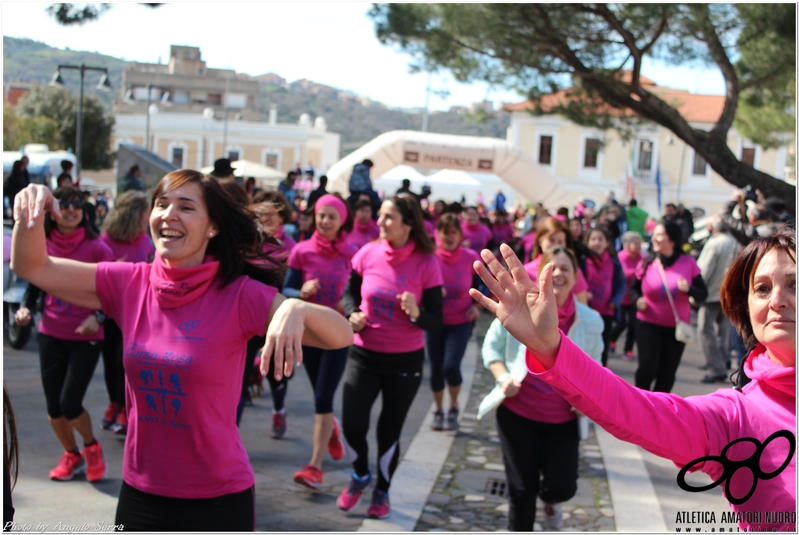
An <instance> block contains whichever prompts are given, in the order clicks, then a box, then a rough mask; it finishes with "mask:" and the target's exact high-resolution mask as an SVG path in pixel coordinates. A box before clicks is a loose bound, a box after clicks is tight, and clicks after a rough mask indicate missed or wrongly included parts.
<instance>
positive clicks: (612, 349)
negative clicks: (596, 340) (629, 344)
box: [608, 342, 616, 353]
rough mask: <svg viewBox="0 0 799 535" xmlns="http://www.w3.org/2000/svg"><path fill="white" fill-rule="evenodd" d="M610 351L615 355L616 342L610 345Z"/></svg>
mask: <svg viewBox="0 0 799 535" xmlns="http://www.w3.org/2000/svg"><path fill="white" fill-rule="evenodd" d="M608 349H610V352H611V353H615V352H616V342H610V343H609V344H608Z"/></svg>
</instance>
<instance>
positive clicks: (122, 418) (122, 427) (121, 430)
mask: <svg viewBox="0 0 799 535" xmlns="http://www.w3.org/2000/svg"><path fill="white" fill-rule="evenodd" d="M111 431H112V432H113V433H114V434H115V435H121V436H125V435H127V434H128V416H127V414H126V413H125V408H124V407H123V408H122V410H120V411H119V415H118V416H117V421H116V422H114V425H113V426H112V427H111Z"/></svg>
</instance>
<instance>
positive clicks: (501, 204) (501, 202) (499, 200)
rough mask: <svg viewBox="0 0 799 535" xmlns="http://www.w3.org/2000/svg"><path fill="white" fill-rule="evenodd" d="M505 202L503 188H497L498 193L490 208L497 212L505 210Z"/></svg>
mask: <svg viewBox="0 0 799 535" xmlns="http://www.w3.org/2000/svg"><path fill="white" fill-rule="evenodd" d="M505 202H506V199H505V194H504V193H502V188H497V194H496V195H495V196H494V200H493V201H491V206H490V208H491V210H493V211H495V212H504V211H505Z"/></svg>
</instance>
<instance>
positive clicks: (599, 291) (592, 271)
mask: <svg viewBox="0 0 799 535" xmlns="http://www.w3.org/2000/svg"><path fill="white" fill-rule="evenodd" d="M585 270H586V272H587V273H586V274H587V275H588V276H587V277H586V282H587V283H588V291H590V292H591V300H590V301H589V302H588V306H590V307H591V308H593V309H594V310H596V311H597V312H599V315H600V316H612V315H613V314H614V311H613V309H612V308H611V307H610V298H611V297H612V294H613V260H612V259H611V258H610V254H609V253H608V252H607V251H605V252H604V253H603V254H602V256H601V257H600V258H599V259H598V261H597V262H596V263H594V260H593V259H591V258H588V259H587V260H586V261H585Z"/></svg>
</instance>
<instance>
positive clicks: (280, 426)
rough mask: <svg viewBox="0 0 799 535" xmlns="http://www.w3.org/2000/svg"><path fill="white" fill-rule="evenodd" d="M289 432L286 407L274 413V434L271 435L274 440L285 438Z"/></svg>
mask: <svg viewBox="0 0 799 535" xmlns="http://www.w3.org/2000/svg"><path fill="white" fill-rule="evenodd" d="M287 430H288V424H286V407H283V410H281V411H278V412H273V413H272V432H271V433H270V435H271V436H272V438H283V436H284V435H285V434H286V431H287Z"/></svg>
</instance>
